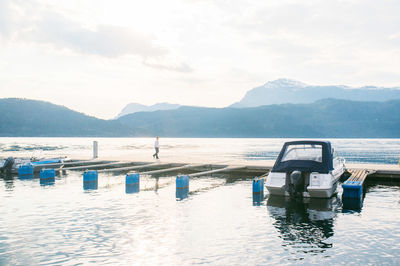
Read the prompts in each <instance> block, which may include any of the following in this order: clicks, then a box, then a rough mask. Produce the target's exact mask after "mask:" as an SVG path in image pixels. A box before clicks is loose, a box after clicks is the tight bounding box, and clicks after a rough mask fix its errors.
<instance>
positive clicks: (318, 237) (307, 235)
mask: <svg viewBox="0 0 400 266" xmlns="http://www.w3.org/2000/svg"><path fill="white" fill-rule="evenodd" d="M340 204H341V202H340V199H339V198H337V197H335V198H331V199H290V198H286V197H279V196H270V197H269V198H268V200H267V209H268V212H269V214H270V215H271V217H273V218H274V219H275V222H274V223H273V225H274V226H275V227H276V229H277V230H278V231H279V232H280V233H281V238H282V239H283V241H284V243H283V244H282V245H283V246H291V247H293V248H296V250H297V251H298V252H303V253H322V252H324V251H325V250H326V249H327V248H331V247H332V244H331V243H329V241H328V239H329V238H330V237H331V236H333V234H334V230H333V225H334V219H335V218H336V214H337V209H338V206H340Z"/></svg>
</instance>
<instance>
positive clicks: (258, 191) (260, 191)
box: [253, 177, 264, 206]
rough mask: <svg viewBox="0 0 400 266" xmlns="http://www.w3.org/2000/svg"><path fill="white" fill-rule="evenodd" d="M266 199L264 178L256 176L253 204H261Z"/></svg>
mask: <svg viewBox="0 0 400 266" xmlns="http://www.w3.org/2000/svg"><path fill="white" fill-rule="evenodd" d="M263 200H264V179H263V178H257V177H256V178H254V179H253V205H254V206H260V205H261V202H262V201H263Z"/></svg>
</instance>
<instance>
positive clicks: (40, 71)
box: [0, 0, 400, 118]
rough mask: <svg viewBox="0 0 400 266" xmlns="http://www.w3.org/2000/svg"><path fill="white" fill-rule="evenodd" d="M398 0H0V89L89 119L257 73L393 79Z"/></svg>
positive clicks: (199, 95) (182, 100) (349, 80)
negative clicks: (59, 107)
mask: <svg viewBox="0 0 400 266" xmlns="http://www.w3.org/2000/svg"><path fill="white" fill-rule="evenodd" d="M399 14H400V1H398V0H393V1H385V0H379V1H378V0H376V1H371V0H343V1H339V0H336V1H330V0H310V1H304V0H299V1H286V0H279V1H278V0H277V1H273V0H270V1H254V0H214V1H212V0H168V1H166V0H146V1H143V0H140V1H136V0H130V1H121V0H113V1H101V0H36V1H34V0H0V97H1V98H4V97H24V98H31V99H42V100H46V101H50V102H52V103H56V104H61V105H65V106H67V107H69V108H72V109H74V110H77V111H80V112H84V113H86V114H90V115H94V116H97V117H101V118H111V117H114V116H115V115H116V114H117V113H118V112H119V111H120V110H121V109H122V108H123V107H124V106H125V105H126V104H127V103H130V102H136V103H142V104H154V103H157V102H166V101H167V102H170V103H179V104H185V105H201V106H215V107H223V106H227V105H229V104H231V103H233V102H236V101H238V100H240V99H241V98H242V97H243V96H244V94H245V92H246V91H248V90H250V89H251V88H253V87H256V86H260V85H262V84H264V83H265V82H267V81H269V80H274V79H277V78H291V79H296V80H300V81H302V82H305V83H309V84H318V85H328V84H346V85H350V86H363V85H377V86H400V16H399Z"/></svg>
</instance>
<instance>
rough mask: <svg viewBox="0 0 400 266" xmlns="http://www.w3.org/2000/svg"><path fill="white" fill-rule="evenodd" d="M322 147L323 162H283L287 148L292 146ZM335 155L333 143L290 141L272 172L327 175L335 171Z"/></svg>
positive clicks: (285, 145)
mask: <svg viewBox="0 0 400 266" xmlns="http://www.w3.org/2000/svg"><path fill="white" fill-rule="evenodd" d="M303 144H306V145H307V144H309V145H320V146H322V161H321V162H319V161H314V160H284V161H282V157H283V156H284V154H285V152H286V150H287V148H288V147H289V146H290V145H303ZM332 161H333V154H332V148H331V143H330V142H329V141H314V140H300V141H290V142H286V143H285V144H284V145H283V147H282V150H281V152H280V153H279V156H278V158H277V159H276V161H275V164H274V167H273V168H272V172H278V173H286V172H292V171H295V170H298V171H302V172H310V173H311V172H318V173H324V174H327V173H329V171H331V170H333V162H332Z"/></svg>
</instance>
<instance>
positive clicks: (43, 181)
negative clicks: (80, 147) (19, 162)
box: [40, 168, 56, 186]
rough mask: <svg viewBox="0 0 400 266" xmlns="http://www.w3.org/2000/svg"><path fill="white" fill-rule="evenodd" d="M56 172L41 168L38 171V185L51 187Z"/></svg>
mask: <svg viewBox="0 0 400 266" xmlns="http://www.w3.org/2000/svg"><path fill="white" fill-rule="evenodd" d="M55 176H56V171H55V170H54V169H46V168H43V169H42V170H40V185H42V186H44V185H53V184H54V183H55Z"/></svg>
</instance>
